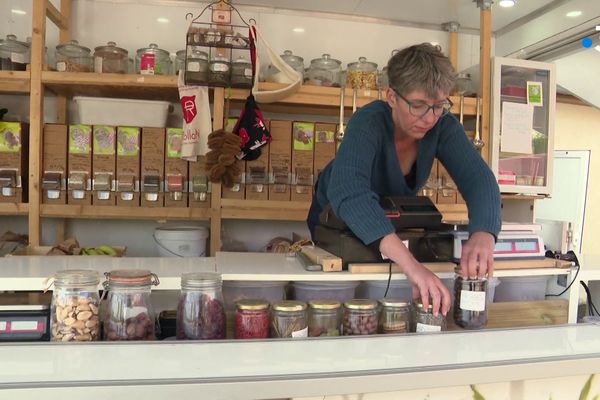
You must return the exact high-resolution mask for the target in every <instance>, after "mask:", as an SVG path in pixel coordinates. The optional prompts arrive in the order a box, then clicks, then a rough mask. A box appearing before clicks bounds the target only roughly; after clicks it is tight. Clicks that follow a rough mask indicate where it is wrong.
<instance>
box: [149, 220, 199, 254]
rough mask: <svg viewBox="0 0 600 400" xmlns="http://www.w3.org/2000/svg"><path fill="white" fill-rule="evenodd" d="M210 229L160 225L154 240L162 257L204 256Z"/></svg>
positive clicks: (155, 232)
mask: <svg viewBox="0 0 600 400" xmlns="http://www.w3.org/2000/svg"><path fill="white" fill-rule="evenodd" d="M207 238H208V229H206V228H204V227H201V226H175V227H160V228H156V230H155V231H154V242H155V243H156V247H157V249H158V254H159V255H160V256H161V257H204V256H205V255H206V239H207Z"/></svg>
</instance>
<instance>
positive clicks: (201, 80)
mask: <svg viewBox="0 0 600 400" xmlns="http://www.w3.org/2000/svg"><path fill="white" fill-rule="evenodd" d="M185 57H187V58H186V59H185V63H186V64H185V81H186V83H188V84H200V85H206V83H207V82H208V53H206V52H205V51H202V50H201V49H200V48H199V47H197V46H188V50H187V54H185Z"/></svg>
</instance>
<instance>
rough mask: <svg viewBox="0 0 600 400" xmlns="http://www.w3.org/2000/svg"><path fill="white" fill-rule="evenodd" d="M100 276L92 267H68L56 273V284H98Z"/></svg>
mask: <svg viewBox="0 0 600 400" xmlns="http://www.w3.org/2000/svg"><path fill="white" fill-rule="evenodd" d="M99 283H100V276H99V274H98V272H97V271H93V270H90V269H66V270H62V271H57V272H56V273H55V274H54V284H55V285H98V284H99Z"/></svg>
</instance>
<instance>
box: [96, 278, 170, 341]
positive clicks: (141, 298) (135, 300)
mask: <svg viewBox="0 0 600 400" xmlns="http://www.w3.org/2000/svg"><path fill="white" fill-rule="evenodd" d="M104 275H105V276H106V279H107V280H106V281H105V282H104V284H103V285H104V288H105V289H106V290H108V297H107V306H106V313H104V315H103V322H104V339H105V340H154V339H156V336H155V331H154V318H155V315H154V310H153V308H152V302H151V301H150V291H151V288H152V285H158V284H159V283H160V282H159V280H158V277H157V276H156V275H155V274H153V273H152V272H150V271H147V270H137V269H120V270H113V271H110V272H107V273H105V274H104Z"/></svg>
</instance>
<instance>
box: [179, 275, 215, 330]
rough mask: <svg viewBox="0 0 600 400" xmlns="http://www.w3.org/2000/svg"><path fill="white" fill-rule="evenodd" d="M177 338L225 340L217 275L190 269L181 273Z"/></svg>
mask: <svg viewBox="0 0 600 400" xmlns="http://www.w3.org/2000/svg"><path fill="white" fill-rule="evenodd" d="M176 330H177V339H178V340H185V339H193V340H197V339H225V309H224V307H223V292H222V288H221V275H220V274H217V273H212V272H190V273H186V274H183V275H182V276H181V295H180V297H179V305H178V307H177V327H176Z"/></svg>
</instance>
